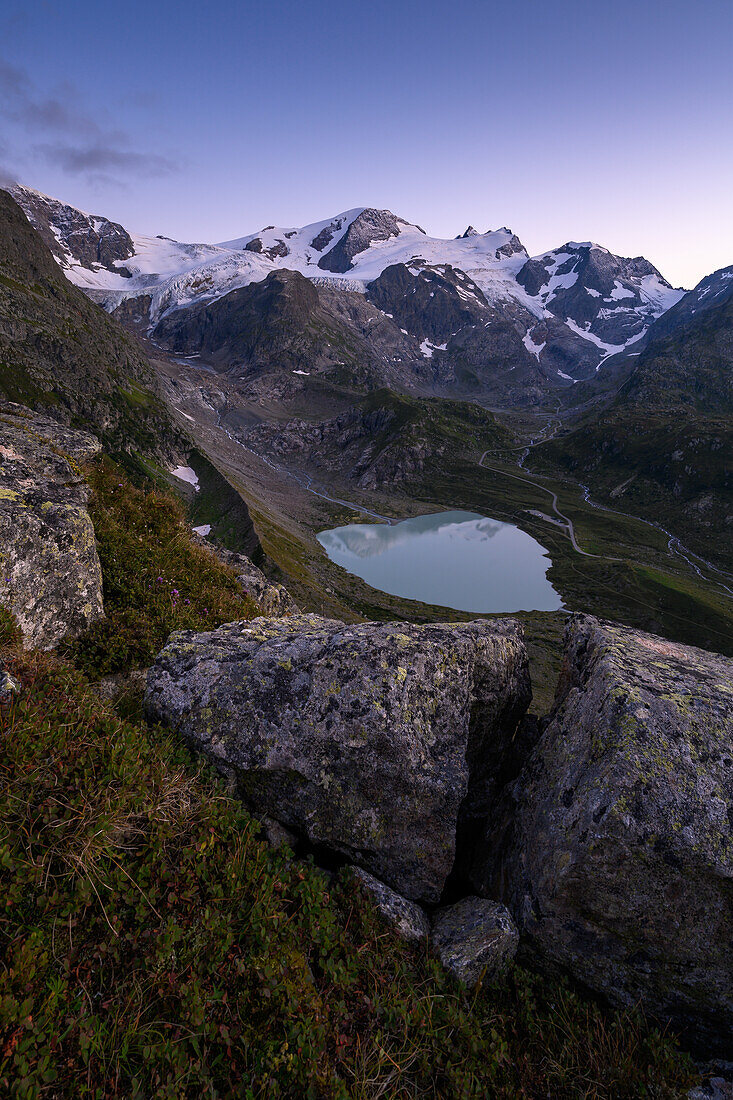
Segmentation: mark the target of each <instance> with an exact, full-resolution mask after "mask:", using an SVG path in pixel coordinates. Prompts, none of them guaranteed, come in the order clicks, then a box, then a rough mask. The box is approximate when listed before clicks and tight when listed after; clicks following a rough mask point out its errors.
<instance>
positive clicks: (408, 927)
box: [353, 867, 430, 943]
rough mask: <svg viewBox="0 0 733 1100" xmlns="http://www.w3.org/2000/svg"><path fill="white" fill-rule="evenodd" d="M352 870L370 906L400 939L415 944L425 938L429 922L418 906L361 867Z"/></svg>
mask: <svg viewBox="0 0 733 1100" xmlns="http://www.w3.org/2000/svg"><path fill="white" fill-rule="evenodd" d="M353 870H354V877H355V878H356V880H357V882H358V883H359V885H360V887H361V889H362V890H363V892H364V893H365V894H366V895H367V897H368V898H369V900H370V901H371V903H372V905H374V907H375V908H376V909H377V911H378V912H379V913H380V914H381V916H382V917H383V918H384V920H385V921H386V922H387V924H389V926H390V927H391V928H392V930H393V931H394V932H395V933H396V934H397V935H398V936H399V937H400V938H401V939H403V940H406V941H407V942H408V943H416V942H418V941H419V940H423V939H426V938H427V936H428V934H429V932H430V922H429V921H428V918H427V916H426V914H425V911H424V910H423V909H421V908H420V906H419V905H416V904H415V902H414V901H408V900H407V898H403V897H402V894H398V893H397V892H396V891H395V890H391V889H390V888H389V886H385V884H384V883H383V882H380V881H379V879H378V878H375V877H374V875H370V874H369V872H368V871H363V870H362V869H361V867H354V869H353Z"/></svg>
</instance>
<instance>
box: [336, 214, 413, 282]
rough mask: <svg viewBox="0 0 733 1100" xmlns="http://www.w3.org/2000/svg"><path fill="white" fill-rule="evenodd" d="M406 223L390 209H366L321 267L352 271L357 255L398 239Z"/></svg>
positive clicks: (354, 221)
mask: <svg viewBox="0 0 733 1100" xmlns="http://www.w3.org/2000/svg"><path fill="white" fill-rule="evenodd" d="M407 224H408V222H406V221H405V219H404V218H398V217H397V215H396V214H393V213H392V211H391V210H375V209H374V208H373V207H367V208H366V209H365V210H362V211H361V213H360V214H358V215H357V217H356V218H354V220H353V222H352V223H351V225H350V226H349V228H348V229H347V230H346V232H345V233H344V235H343V237H341V238H340V239H339V240H338V242H337V243H336V244H335V245H334V246H333V248H332V249H331V250H330V251H329V252H327V253H326V254H325V256H321V258H320V260H319V261H318V266H319V267H320V268H322V269H323V270H324V271H337V272H345V271H351V269H352V267H353V266H354V264H353V259H354V256H358V255H359V253H360V252H363V251H364V250H365V249H367V248H369V246H370V245H371V244H373V243H374V242H375V241H388V240H389V238H390V237H398V236H399V234H400V226H401V225H407ZM418 228H419V227H418ZM421 232H422V230H421Z"/></svg>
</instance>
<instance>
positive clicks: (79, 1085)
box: [0, 474, 692, 1100]
mask: <svg viewBox="0 0 733 1100" xmlns="http://www.w3.org/2000/svg"><path fill="white" fill-rule="evenodd" d="M104 476H105V477H106V476H107V475H106V474H105V475H104ZM128 494H129V490H127V489H126V490H125V495H126V498H127V499H129V495H128ZM135 500H136V503H135V508H134V509H133V514H134V515H137V514H139V513H138V508H139V502H138V501H137V498H135ZM155 507H156V508H157V507H160V508H161V509H162V510H163V505H155ZM142 560H144V555H143V559H142ZM207 606H208V605H207ZM0 656H2V658H3V660H5V661H6V662H7V664H8V666H9V668H10V669H11V671H12V672H13V674H14V675H15V676H16V677H17V678H18V679H19V681H20V683H21V692H20V694H19V695H17V696H13V698H12V700H11V701H10V702H9V703H7V704H2V705H0V898H1V902H0V952H1V954H2V967H1V968H0V1092H2V1094H3V1095H8V1096H11V1097H22V1098H25V1100H35V1098H42V1097H74V1098H76V1097H97V1098H112V1097H121V1096H124V1097H130V1098H146V1100H148V1098H151V1097H160V1098H170V1100H174V1098H175V1100H178V1098H181V1097H191V1098H196V1100H198V1098H199V1097H204V1096H206V1097H212V1098H213V1097H232V1098H233V1097H236V1098H242V1100H256V1098H268V1100H270V1098H277V1097H289V1098H290V1097H292V1098H298V1100H303V1098H307V1097H310V1098H345V1097H359V1098H366V1097H369V1098H376V1097H389V1098H395V1097H397V1098H400V1097H404V1098H408V1097H409V1098H417V1097H451V1098H452V1097H456V1098H467V1100H468V1098H473V1097H475V1098H479V1097H481V1098H485V1097H506V1098H509V1097H511V1098H516V1097H548V1096H549V1097H555V1098H566V1097H568V1098H570V1097H587V1098H591V1097H592V1098H595V1100H604V1098H607V1100H611V1098H614V1100H619V1098H622V1097H628V1098H631V1097H633V1098H639V1097H647V1098H652V1097H655V1098H660V1100H661V1098H671V1097H677V1096H680V1095H683V1094H684V1090H685V1089H686V1088H687V1087H688V1085H689V1084H690V1083H691V1081H692V1075H691V1074H690V1071H689V1063H688V1062H687V1060H686V1059H685V1057H684V1056H682V1055H681V1054H679V1053H678V1052H677V1050H676V1048H675V1045H674V1043H673V1041H672V1040H671V1039H670V1038H668V1037H665V1036H663V1035H662V1034H660V1033H659V1032H658V1031H657V1030H655V1029H654V1028H652V1027H649V1026H647V1025H646V1024H645V1022H644V1021H643V1019H641V1017H639V1016H638V1015H637V1014H634V1013H617V1014H609V1013H605V1012H603V1011H602V1010H601V1009H600V1008H599V1007H598V1006H596V1005H595V1004H594V1003H592V1002H589V1001H586V1000H584V999H582V998H581V997H579V996H578V995H577V994H575V993H573V992H572V991H571V990H570V989H569V988H568V987H567V986H565V985H564V984H562V983H558V982H550V981H548V980H546V979H543V978H540V977H537V976H532V975H529V974H527V973H525V972H523V971H522V970H521V969H515V970H514V971H513V973H512V974H511V975H510V976H509V977H508V978H507V980H506V981H505V982H504V983H503V984H502V985H501V986H499V987H497V988H494V989H487V990H485V991H484V992H482V993H481V994H480V995H478V996H476V997H469V996H467V995H466V993H465V991H463V990H462V989H460V988H459V987H458V986H457V985H456V984H455V983H454V982H452V981H451V980H450V979H449V978H448V977H447V976H446V975H445V974H444V973H443V972H442V971H441V969H440V967H439V966H438V965H437V963H436V962H435V960H434V959H433V958H432V957H431V956H430V954H429V952H428V950H427V948H426V947H422V948H419V949H414V948H410V947H408V946H406V945H405V944H403V943H401V942H400V941H399V940H397V939H396V938H395V937H393V936H392V935H391V934H390V933H389V932H388V931H387V929H386V928H385V927H384V926H383V925H382V924H381V923H380V921H379V920H378V919H377V916H376V915H375V913H374V911H373V910H372V909H371V908H370V906H369V905H368V904H367V903H366V902H365V901H364V900H363V899H362V897H361V895H360V894H359V893H358V891H357V889H356V887H355V886H354V884H353V883H352V882H351V881H350V880H349V879H348V878H347V877H346V876H345V875H342V876H341V877H340V878H337V879H334V880H329V879H328V878H327V877H326V875H325V874H324V873H323V872H320V871H319V870H317V869H316V868H315V867H314V866H312V865H310V864H308V863H302V862H297V861H296V860H295V859H294V858H293V857H292V856H291V854H290V853H289V852H288V851H287V850H280V851H274V850H272V849H270V848H269V847H268V846H267V845H266V844H264V843H263V842H262V841H261V840H260V839H259V836H258V829H257V826H256V825H255V824H254V823H253V822H252V820H251V819H250V818H249V817H248V816H247V814H246V813H245V811H244V810H243V808H242V806H241V804H239V803H238V802H237V801H235V800H234V799H232V798H231V797H229V796H228V795H227V793H226V791H225V789H224V787H223V786H222V785H221V783H220V782H219V781H218V780H217V779H216V778H215V777H213V776H212V775H211V774H210V773H209V772H208V771H207V770H206V769H205V768H204V767H203V766H202V765H201V763H200V762H196V761H195V760H193V759H192V758H191V757H190V755H189V754H188V752H187V751H186V750H185V749H184V748H183V747H182V746H181V745H180V744H179V743H178V742H177V741H176V739H175V738H174V737H173V736H171V735H170V734H167V733H164V732H162V731H160V730H158V729H154V728H149V727H147V726H145V725H144V724H141V723H135V722H130V721H126V720H123V719H122V718H120V717H118V716H117V715H116V713H115V712H114V711H113V710H112V709H111V707H110V706H109V704H107V703H105V702H104V701H102V699H101V698H100V697H99V695H98V694H97V693H96V691H95V690H94V689H93V687H92V686H90V685H89V683H88V682H87V681H86V680H85V678H84V676H83V675H82V674H81V673H80V672H79V671H78V670H76V669H74V668H73V667H72V665H71V664H70V663H69V662H68V661H66V660H63V659H59V658H57V657H54V656H51V655H48V654H41V653H29V652H24V651H22V650H19V649H7V650H5V651H4V652H3V653H2V654H0Z"/></svg>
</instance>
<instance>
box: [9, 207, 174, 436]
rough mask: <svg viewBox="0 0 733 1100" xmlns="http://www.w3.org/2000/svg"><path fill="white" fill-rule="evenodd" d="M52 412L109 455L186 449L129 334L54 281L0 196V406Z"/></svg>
mask: <svg viewBox="0 0 733 1100" xmlns="http://www.w3.org/2000/svg"><path fill="white" fill-rule="evenodd" d="M3 398H6V399H9V400H11V401H17V402H19V403H21V404H26V405H30V406H31V407H33V408H35V409H43V408H48V407H49V406H50V407H52V408H53V410H54V413H55V414H56V415H59V416H60V418H61V419H64V420H65V421H66V422H68V423H71V424H72V425H74V426H76V427H80V428H83V429H86V430H88V431H91V432H93V433H94V434H96V435H98V436H99V437H100V438H101V439H102V440H103V441H104V442H105V443H106V444H107V445H108V446H109V447H110V449H111V450H114V451H120V452H126V451H130V450H135V451H139V452H142V453H145V454H148V455H167V454H169V453H171V452H174V451H175V450H177V449H178V450H180V449H182V448H183V447H184V446H185V445H186V444H185V441H184V440H183V438H182V435H181V432H180V431H179V429H178V428H177V427H176V426H175V424H174V423H173V421H172V420H171V417H170V415H169V413H168V411H167V409H166V408H165V406H164V404H163V402H162V400H161V399H160V397H159V396H158V395H157V381H156V378H155V373H154V371H153V369H152V367H151V366H150V364H149V363H148V362H147V360H146V359H145V357H144V355H143V353H142V350H141V348H140V347H139V345H138V344H137V343H136V341H135V340H134V338H133V337H131V336H129V335H128V334H127V333H126V332H125V331H124V330H123V329H122V327H121V326H120V325H119V324H118V323H117V321H115V320H114V319H113V318H112V317H109V316H108V315H107V314H106V313H105V311H104V310H103V309H102V308H101V307H100V306H97V305H95V304H94V303H93V302H91V301H90V300H89V299H88V298H87V297H86V295H85V294H84V293H83V292H82V291H81V290H79V288H78V287H75V286H73V285H72V284H71V283H69V282H68V281H67V280H66V279H65V278H64V276H63V274H62V272H61V271H60V270H59V267H58V265H57V263H56V261H55V260H54V258H53V256H52V254H51V252H50V251H49V249H48V248H47V247H46V245H45V244H44V243H43V241H42V240H41V238H40V237H39V235H38V234H37V233H36V232H35V231H34V230H33V229H32V227H31V225H30V224H29V222H28V220H27V218H26V217H25V215H24V214H23V212H22V211H21V209H20V207H19V206H18V205H17V204H16V203H15V202H14V201H13V200H12V199H11V197H10V195H8V194H7V192H5V191H2V190H0V400H2V399H3Z"/></svg>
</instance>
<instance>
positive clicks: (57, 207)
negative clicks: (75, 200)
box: [11, 185, 135, 276]
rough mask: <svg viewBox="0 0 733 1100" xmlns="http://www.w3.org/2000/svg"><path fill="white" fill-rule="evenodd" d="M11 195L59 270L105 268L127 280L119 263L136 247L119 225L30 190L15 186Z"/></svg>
mask: <svg viewBox="0 0 733 1100" xmlns="http://www.w3.org/2000/svg"><path fill="white" fill-rule="evenodd" d="M11 194H12V196H13V198H14V199H15V200H16V202H17V203H18V204H19V205H20V206H22V208H23V210H24V211H25V213H26V215H27V217H28V220H29V222H30V223H31V225H32V226H33V228H34V229H35V230H36V231H37V232H38V234H39V236H40V237H41V238H42V239H43V241H44V243H45V244H46V245H48V247H49V248H50V249H51V251H52V252H53V254H54V255H55V256H56V258H57V259H58V261H59V263H60V264H61V266H62V267H69V266H70V265H71V264H73V263H77V264H81V266H82V267H87V268H89V269H90V270H91V271H98V270H99V269H100V267H105V268H107V270H108V271H114V272H115V273H116V274H118V275H123V276H129V274H130V272H129V271H127V270H126V268H125V267H124V265H123V264H121V263H120V261H122V260H126V259H128V258H129V257H130V256H132V255H133V254H134V252H135V247H134V245H133V242H132V238H131V237H130V234H129V233H128V232H127V230H126V229H125V228H124V227H123V226H121V225H119V224H118V222H111V221H110V220H109V219H108V218H103V217H101V216H100V215H98V214H85V213H84V212H83V211H81V210H77V209H76V208H75V207H73V206H67V205H66V204H65V203H63V202H59V201H58V200H57V199H52V198H49V197H48V195H42V194H41V193H40V192H39V191H33V190H32V189H31V188H30V187H21V186H20V185H16V186H15V187H13V188H11Z"/></svg>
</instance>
